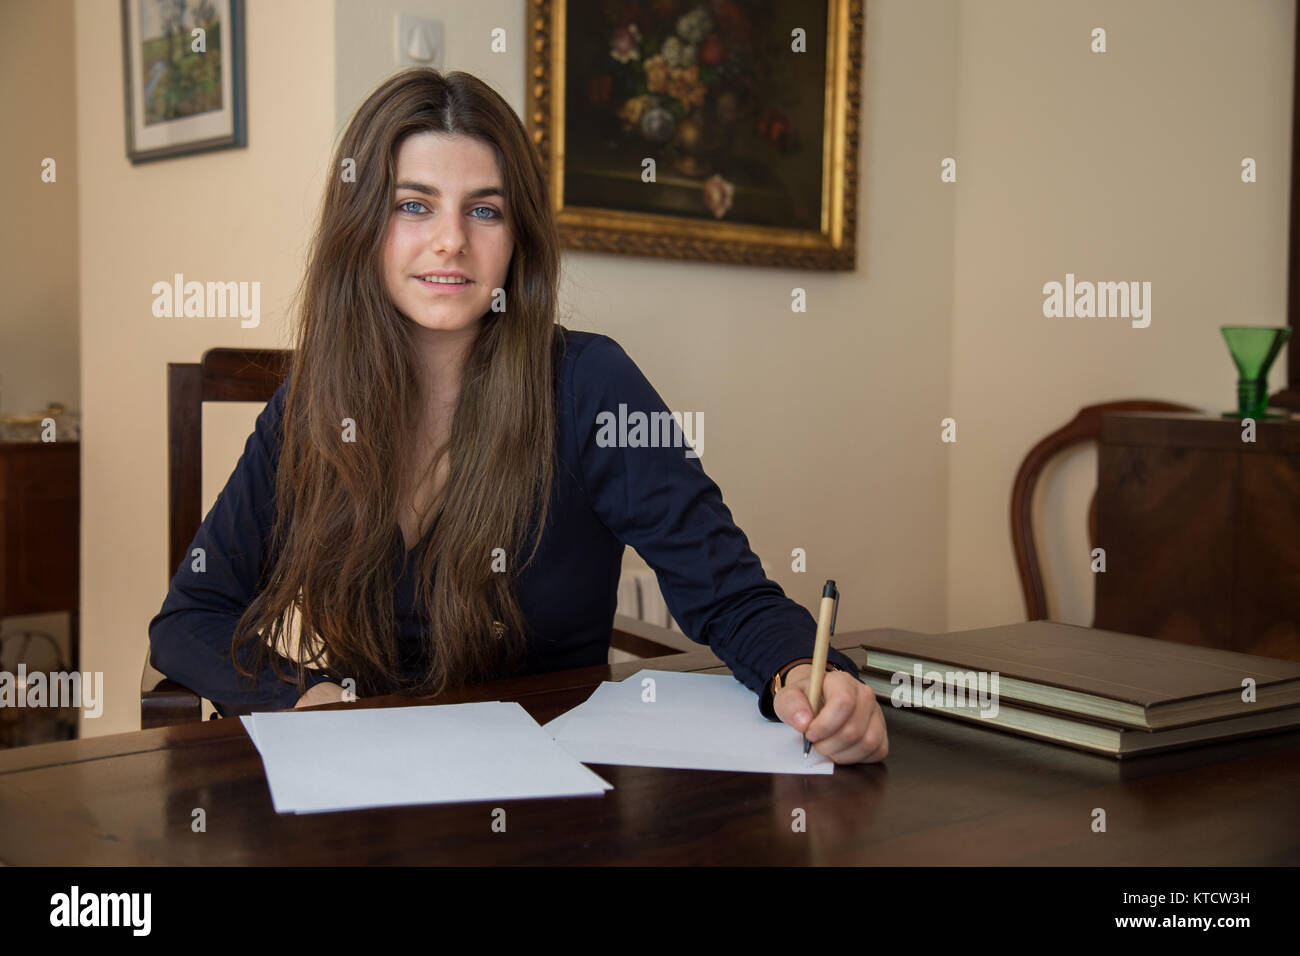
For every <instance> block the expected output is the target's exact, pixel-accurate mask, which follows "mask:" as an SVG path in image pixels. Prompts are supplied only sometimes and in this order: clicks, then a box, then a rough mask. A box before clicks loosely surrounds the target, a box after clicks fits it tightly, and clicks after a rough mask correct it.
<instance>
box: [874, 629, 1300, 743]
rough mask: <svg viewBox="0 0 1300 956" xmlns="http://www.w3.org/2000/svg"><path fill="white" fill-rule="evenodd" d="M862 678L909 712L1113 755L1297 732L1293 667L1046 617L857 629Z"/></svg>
mask: <svg viewBox="0 0 1300 956" xmlns="http://www.w3.org/2000/svg"><path fill="white" fill-rule="evenodd" d="M861 643H862V646H863V648H864V649H865V651H866V664H865V665H864V666H863V668H862V679H863V680H864V681H866V683H868V684H869V685H870V686H871V688H872V690H874V691H875V692H876V696H877V698H878V699H879V700H880V703H881V706H882V707H884V708H885V709H886V711H888V709H889V708H890V704H891V703H892V704H893V705H894V706H897V707H911V708H917V709H920V710H924V711H930V712H933V713H936V714H940V715H942V716H945V717H952V718H956V719H958V720H965V721H971V722H974V723H977V724H981V725H984V726H987V727H993V728H997V729H999V730H1005V731H1010V732H1012V733H1017V734H1023V735H1025V736H1029V737H1036V738H1039V739H1041V740H1047V741H1052V742H1055V743H1060V744H1065V745H1067V746H1071V747H1078V748H1081V749H1084V750H1089V751H1093V752H1097V753H1104V754H1109V755H1111V756H1114V757H1130V756H1136V755H1140V754H1149V753H1156V752H1158V751H1163V750H1171V749H1174V748H1178V747H1187V746H1192V745H1195V744H1201V743H1211V742H1218V741H1222V740H1228V739H1232V738H1236V737H1248V736H1254V735H1257V734H1264V733H1269V732H1273V731H1281V730H1287V729H1290V728H1296V727H1300V663H1297V662H1295V661H1285V660H1276V659H1274V658H1270V657H1256V656H1254V655H1252V654H1239V653H1237V652H1235V651H1224V650H1218V649H1215V648H1209V647H1197V646H1195V645H1191V644H1180V643H1175V642H1173V641H1162V640H1156V639H1153V638H1148V637H1136V636H1133V635H1131V634H1120V633H1117V632H1115V631H1101V630H1095V629H1092V628H1086V627H1075V626H1073V625H1070V624H1058V623H1055V622H1051V621H1030V622H1028V623H1025V624H1014V625H1009V626H1005V627H992V628H984V629H981V630H974V631H961V632H958V633H954V634H915V633H911V632H908V631H889V630H877V631H871V632H867V633H866V634H864V637H863V640H862V642H861Z"/></svg>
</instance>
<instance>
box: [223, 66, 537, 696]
mask: <svg viewBox="0 0 1300 956" xmlns="http://www.w3.org/2000/svg"><path fill="white" fill-rule="evenodd" d="M422 132H439V133H455V134H463V135H467V136H471V137H474V138H476V139H478V140H480V141H482V142H484V143H486V144H487V145H489V146H491V147H492V149H493V151H494V152H495V154H496V159H497V163H498V165H499V167H500V172H501V176H502V180H503V185H504V194H505V195H504V199H505V215H506V217H507V224H508V225H509V227H510V230H511V235H512V238H513V241H514V252H513V257H512V260H511V263H510V267H509V272H508V274H507V277H506V284H505V295H506V311H504V312H494V311H491V310H489V311H488V312H487V313H486V314H485V315H484V316H483V317H482V319H481V322H480V331H479V334H478V337H477V339H476V340H475V342H474V344H473V345H472V346H471V348H470V349H469V351H468V354H467V356H466V359H465V367H464V369H463V371H462V376H461V388H460V394H459V397H458V399H457V403H456V407H455V410H454V414H453V417H452V423H451V429H450V437H449V439H448V443H447V445H445V446H444V448H443V449H441V450H440V451H446V452H448V453H449V456H450V459H449V466H450V470H449V476H448V479H447V485H446V489H445V492H444V494H443V497H442V500H443V502H444V505H443V509H442V513H441V516H440V518H439V519H438V520H437V522H436V524H435V525H434V529H433V532H432V536H431V538H430V540H429V546H428V547H427V548H426V550H425V552H424V555H423V557H422V560H421V563H420V567H419V573H418V575H417V580H418V587H417V592H416V611H417V616H418V617H420V618H421V624H422V626H423V627H424V628H425V637H426V643H425V646H424V647H423V648H422V649H420V657H421V658H422V659H423V663H424V665H425V666H424V667H423V668H421V670H422V671H423V673H422V674H420V675H419V676H418V677H416V678H415V679H413V680H407V679H404V677H403V669H404V667H409V663H407V662H404V661H403V658H404V657H406V656H408V653H409V652H405V651H406V649H400V648H399V647H398V635H397V629H396V621H395V619H394V614H393V603H394V588H395V586H396V581H395V580H394V575H393V558H394V554H393V547H394V537H395V535H396V532H397V528H398V518H399V511H400V507H401V501H400V499H401V494H402V491H403V487H404V484H403V481H402V475H403V473H404V470H405V469H403V468H402V467H401V464H402V463H403V462H408V461H409V460H410V459H408V457H407V456H408V455H410V454H413V446H415V445H416V443H415V442H414V441H413V440H412V439H413V436H414V434H415V429H416V428H417V427H418V422H419V421H420V415H421V406H420V403H419V396H420V394H421V390H420V383H419V379H418V377H417V375H418V372H417V368H418V357H417V354H416V344H415V342H416V338H415V330H416V328H417V327H416V326H415V324H414V323H413V322H411V320H410V319H408V318H407V317H405V316H404V315H402V314H401V312H399V311H398V309H397V308H396V306H395V305H394V304H393V302H392V299H391V297H390V296H389V294H388V292H387V289H386V286H385V282H384V277H383V270H382V262H381V259H382V255H383V248H384V240H385V234H386V229H387V226H388V219H389V216H390V215H392V213H393V199H394V191H395V182H396V178H395V173H396V156H397V151H398V148H399V147H400V145H401V143H402V142H403V140H404V139H405V138H406V137H407V136H409V135H412V134H414V133H422ZM348 160H351V161H353V162H354V163H355V181H348V179H349V177H347V176H344V175H343V171H344V170H345V168H346V165H347V161H348ZM328 183H329V184H328V186H327V187H326V189H325V198H324V203H323V206H322V210H321V217H320V224H319V226H318V228H317V230H316V233H315V236H314V237H313V240H312V245H311V252H310V257H309V261H308V265H307V269H306V272H305V274H304V276H303V282H302V285H301V286H300V287H299V289H298V293H297V301H298V303H299V308H298V309H297V312H296V315H297V329H296V347H295V352H294V355H293V360H292V364H291V371H290V382H289V387H288V390H287V395H286V403H285V408H284V416H283V425H284V427H283V439H282V445H281V453H280V461H279V468H278V471H277V473H276V479H275V502H276V512H277V513H276V521H275V526H274V531H273V534H272V540H271V542H270V555H271V556H270V558H269V559H268V561H267V564H266V565H264V573H263V578H262V582H261V585H262V586H261V587H260V588H259V593H258V594H257V597H256V598H255V599H254V600H253V602H252V603H251V604H250V605H249V607H248V608H247V610H246V611H245V612H244V614H243V616H242V617H241V618H240V620H239V623H238V624H237V626H236V629H235V638H234V641H233V643H232V647H231V653H232V656H234V658H235V662H236V666H237V667H239V669H240V672H241V673H243V674H245V675H246V676H252V674H253V672H254V671H255V670H257V669H259V668H260V667H261V666H262V664H263V663H264V661H265V659H266V655H267V652H268V651H275V652H276V653H277V654H279V655H281V656H282V657H285V658H288V659H290V660H291V661H294V662H295V663H296V664H297V665H298V672H299V673H298V688H299V693H300V694H301V693H302V692H303V691H304V690H305V682H304V675H303V673H302V670H303V668H304V667H308V666H316V667H318V666H321V665H322V664H323V665H326V666H328V668H329V670H330V671H331V672H333V673H334V674H335V675H338V677H339V678H340V679H346V678H349V677H351V678H353V679H355V681H356V691H357V693H358V694H363V695H367V694H381V693H394V692H408V693H421V694H435V693H439V692H440V691H442V690H443V689H445V688H447V687H455V686H460V685H463V684H466V683H471V682H474V681H476V680H481V679H484V678H487V677H490V676H491V675H492V674H493V673H494V672H495V671H496V668H497V667H498V666H500V665H502V664H504V666H505V667H506V668H511V667H513V666H514V664H515V663H517V662H518V660H519V659H520V656H521V655H522V653H523V651H524V643H525V627H526V622H525V621H524V618H523V614H522V611H521V610H520V608H519V604H518V601H517V599H516V596H515V590H514V581H513V579H514V577H515V576H516V575H517V574H518V572H519V570H521V568H522V566H526V565H527V564H528V563H529V562H531V560H532V558H533V556H534V555H535V554H536V551H537V546H538V545H539V544H540V542H541V538H542V533H543V531H544V529H545V524H546V515H547V511H548V504H549V501H550V495H551V479H552V469H553V466H554V458H553V456H554V442H555V408H554V379H553V376H554V374H555V363H556V361H557V356H556V354H555V351H554V349H555V348H556V346H557V345H558V344H559V341H560V339H559V336H558V335H557V331H558V330H557V329H556V327H555V317H556V309H557V287H558V278H559V267H560V266H559V243H558V240H557V237H556V231H555V221H554V217H553V216H552V213H551V209H550V205H549V203H548V201H547V192H546V186H545V179H544V175H543V172H542V167H541V163H540V161H539V159H538V156H537V153H536V151H535V150H534V148H533V147H532V145H531V144H530V143H529V141H528V138H527V135H526V134H525V132H524V129H523V125H522V124H521V123H520V121H519V118H518V117H517V116H516V115H515V113H514V111H513V110H512V109H511V108H510V105H509V104H508V103H506V101H505V100H504V99H502V98H501V96H500V95H498V94H497V93H496V92H495V91H493V90H492V89H491V88H490V87H489V86H487V85H486V84H485V83H483V82H482V81H481V80H479V79H477V78H476V77H473V76H471V75H469V74H468V73H462V72H452V73H448V74H445V75H444V74H441V73H439V72H437V71H435V70H430V69H413V70H406V71H404V72H401V73H398V74H396V75H394V76H393V77H391V78H390V79H388V80H387V81H385V82H384V83H383V84H381V85H380V86H379V87H378V88H377V89H376V90H375V91H374V92H373V93H371V94H370V96H369V97H368V98H367V99H366V101H365V102H364V103H363V104H362V105H361V107H360V108H359V109H358V110H357V112H356V115H355V116H353V118H352V122H351V123H350V124H349V125H348V128H347V130H346V131H345V132H344V134H343V137H342V139H341V140H340V142H339V145H338V149H337V150H336V152H335V155H334V162H333V170H332V172H331V175H330V176H329V177H328ZM345 418H350V419H352V420H353V422H355V441H344V440H343V437H342V436H343V420H344V419H345ZM439 458H440V454H438V453H435V455H434V462H433V464H431V465H430V468H429V471H428V474H429V475H432V474H433V470H434V469H435V468H436V467H437V464H438V460H439ZM534 518H535V519H536V529H537V534H536V538H535V540H534V543H533V548H532V551H531V552H530V553H529V554H528V558H527V559H526V560H525V561H524V562H523V565H522V566H521V567H516V566H515V565H516V563H517V558H518V556H519V555H520V554H521V553H522V550H523V547H524V545H525V543H526V542H525V539H526V537H527V532H528V528H529V522H530V520H532V519H534ZM496 548H502V549H504V553H505V557H506V562H507V564H506V568H507V573H504V574H502V573H499V572H496V571H494V570H493V559H494V549H496ZM498 557H499V555H498ZM435 566H436V572H437V573H436V580H435V574H434V571H435ZM498 567H499V562H498ZM295 613H296V614H297V616H298V621H299V624H300V628H299V629H300V632H301V633H300V638H299V639H298V640H297V642H296V644H297V648H296V650H291V645H292V644H293V643H294V642H293V641H292V640H291V631H292V628H291V622H292V620H293V617H294V615H295ZM494 622H500V623H499V624H494ZM502 626H504V630H502ZM259 632H260V634H259ZM249 641H256V645H257V647H256V652H255V655H254V658H253V661H252V669H246V668H244V667H243V666H242V665H241V664H240V656H241V655H240V653H239V649H240V647H241V646H242V645H243V644H245V643H247V642H249ZM271 663H272V667H273V669H274V671H275V673H276V675H277V676H280V677H282V678H283V674H282V672H281V670H280V667H279V664H278V663H277V660H276V658H275V657H274V656H272V658H271Z"/></svg>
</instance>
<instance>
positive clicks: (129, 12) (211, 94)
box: [121, 0, 248, 163]
mask: <svg viewBox="0 0 1300 956" xmlns="http://www.w3.org/2000/svg"><path fill="white" fill-rule="evenodd" d="M121 2H122V71H123V78H124V88H125V98H126V155H127V157H128V158H129V159H130V160H131V162H133V163H142V162H148V161H150V160H155V159H166V158H169V157H172V156H183V155H186V154H190V153H202V152H207V151H208V150H213V149H228V148H231V147H235V146H246V145H247V143H248V139H247V131H246V129H247V127H246V121H245V101H244V97H245V91H244V10H243V0H121Z"/></svg>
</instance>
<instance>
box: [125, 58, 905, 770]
mask: <svg viewBox="0 0 1300 956" xmlns="http://www.w3.org/2000/svg"><path fill="white" fill-rule="evenodd" d="M558 280H559V243H558V241H557V238H556V231H555V224H554V220H553V218H552V215H551V211H550V206H549V204H548V201H547V192H546V186H545V181H544V177H543V172H542V168H541V165H540V163H539V161H538V158H537V155H536V153H535V151H534V149H533V147H532V146H531V144H530V143H529V142H528V139H527V137H526V135H525V132H524V129H523V126H522V124H521V123H520V122H519V119H518V117H517V116H516V115H515V113H514V111H513V110H511V108H510V106H509V104H507V103H506V102H505V101H504V100H503V99H502V98H501V97H500V96H499V95H497V94H496V93H495V92H494V91H492V90H491V89H490V88H489V87H488V86H486V85H485V84H484V83H482V82H481V81H480V80H478V79H476V78H474V77H473V76H470V75H468V74H465V73H450V74H447V75H445V76H444V75H442V74H439V73H438V72H436V71H433V70H423V69H417V70H409V71H406V72H403V73H399V74H397V75H395V76H393V77H392V78H391V79H389V80H387V81H386V82H385V83H383V84H382V85H381V86H380V87H379V88H378V89H376V90H375V91H374V92H373V93H372V94H371V95H370V97H369V98H368V99H367V100H366V101H365V103H363V104H362V106H361V108H360V109H359V110H358V111H357V113H356V115H355V116H354V117H353V119H352V122H351V123H350V124H349V126H348V128H347V131H346V132H345V133H344V135H343V138H342V140H341V142H340V144H339V147H338V151H337V154H336V156H335V158H334V165H333V175H332V177H331V178H330V181H329V185H328V186H327V187H326V190H325V199H324V207H323V210H322V213H321V219H320V225H319V228H318V230H317V232H316V235H315V237H314V240H313V244H312V249H311V253H310V259H309V263H308V266H307V271H306V274H305V276H304V280H303V285H302V288H301V289H300V290H299V299H298V303H297V306H298V308H297V329H296V346H295V351H294V355H293V359H292V365H291V370H290V373H289V375H288V377H287V378H286V380H285V382H284V383H283V384H282V385H281V386H280V388H279V389H278V390H277V391H276V393H275V395H274V396H273V397H272V399H271V401H270V402H268V403H267V406H266V408H265V410H264V411H263V412H262V413H261V415H260V416H259V417H258V420H257V426H256V429H255V431H254V432H253V434H252V435H251V436H250V437H249V439H248V443H247V445H246V447H245V449H244V454H243V456H242V457H241V458H240V461H239V463H238V465H237V466H236V468H235V471H234V473H233V474H232V475H231V477H230V480H229V481H228V483H227V484H226V486H225V488H224V490H223V491H222V492H221V495H220V496H219V497H218V499H217V501H216V504H215V505H213V508H212V510H211V511H210V512H209V513H208V515H207V517H206V518H205V519H204V521H203V525H202V527H201V528H200V529H199V532H198V534H197V535H196V536H195V539H194V542H193V545H192V546H191V551H190V554H191V557H187V558H186V559H185V560H184V561H182V562H181V565H180V567H179V568H178V569H177V571H176V575H175V577H174V578H173V579H172V582H171V588H170V590H169V592H168V594H167V597H166V599H165V601H164V602H163V605H162V609H161V611H160V612H159V613H158V614H157V615H156V616H155V617H154V618H153V620H152V621H151V622H150V624H149V638H150V644H151V648H152V651H151V654H152V661H153V664H154V666H155V667H156V668H157V669H158V670H160V671H162V672H163V673H164V674H167V675H168V676H170V677H172V678H174V679H176V680H178V681H180V682H181V683H183V684H185V685H186V686H188V687H190V688H192V689H193V690H195V691H196V692H198V693H199V694H201V695H202V696H204V697H207V698H209V699H210V700H212V701H213V703H214V705H215V706H216V707H217V709H218V711H219V712H220V713H222V714H223V715H229V714H236V713H248V712H250V711H252V710H254V709H284V708H289V707H293V706H307V705H311V704H317V703H325V702H329V701H336V700H340V699H342V697H343V688H342V682H343V681H344V680H346V679H348V678H351V679H352V681H353V682H354V687H355V692H356V693H357V694H358V695H377V694H387V693H406V694H419V695H431V694H435V693H438V692H440V691H441V690H443V689H444V688H447V687H454V686H460V685H465V684H470V683H477V682H481V681H484V680H490V679H493V678H496V677H503V676H507V675H511V674H527V673H534V672H539V671H552V670H559V669H563V668H571V667H581V666H585V665H591V664H601V663H604V662H605V661H606V660H607V656H608V652H609V638H610V631H611V629H612V626H613V617H614V608H615V604H616V590H617V585H618V578H619V570H620V567H621V563H622V555H623V549H624V547H625V545H629V544H630V545H632V547H634V548H635V549H636V550H637V551H638V552H639V553H640V554H641V556H642V557H644V558H645V560H646V561H647V562H648V563H649V564H650V566H651V567H653V568H654V569H655V571H656V572H657V575H658V578H659V582H660V584H661V586H662V588H663V591H664V594H665V598H666V600H667V603H668V607H669V609H670V611H671V612H672V614H673V616H674V618H676V620H677V621H678V622H679V623H680V624H681V625H682V628H683V630H684V631H685V632H686V634H688V635H689V636H690V637H691V638H692V639H694V640H696V641H699V642H700V643H702V644H703V643H707V644H708V645H709V646H710V647H711V648H712V649H713V650H714V651H715V652H716V653H717V655H718V656H719V657H720V658H721V659H722V660H723V661H725V662H726V663H727V665H728V666H729V667H730V668H731V669H732V671H733V673H734V674H735V676H736V678H737V679H738V680H740V681H741V682H743V683H744V684H745V685H746V686H748V687H749V688H751V689H752V690H754V691H755V693H756V694H757V695H758V699H759V708H760V710H761V711H762V713H763V714H764V715H765V716H766V717H768V718H769V719H771V720H777V719H780V720H783V721H785V722H786V723H788V724H790V725H791V726H793V727H795V728H796V729H798V730H800V731H804V730H807V733H808V737H809V739H810V740H811V741H813V743H814V746H815V747H816V749H817V750H818V751H819V752H820V753H823V754H825V755H826V756H828V757H830V758H831V759H833V760H835V761H836V762H840V763H853V762H862V761H873V760H881V759H883V758H884V757H885V754H886V753H887V750H888V742H887V737H886V732H885V725H884V717H883V715H882V713H881V709H880V707H879V705H878V703H877V702H876V700H875V697H874V695H873V694H872V692H871V690H870V688H868V687H867V686H866V685H865V684H863V683H861V682H860V681H858V680H857V679H856V677H855V676H854V675H856V673H857V670H856V667H855V666H854V664H853V662H852V661H851V660H850V659H849V658H848V657H846V656H845V655H843V654H841V653H839V652H837V651H835V650H833V649H832V651H831V655H830V660H831V663H832V664H834V665H836V666H837V667H838V668H840V669H841V670H838V671H832V672H830V673H828V674H827V675H826V680H825V683H824V696H825V703H824V705H823V709H822V711H821V712H820V713H819V714H818V716H817V719H816V720H815V721H812V722H811V727H810V726H809V723H810V721H809V716H810V714H809V711H810V708H809V704H808V700H807V696H806V688H807V686H808V683H809V674H810V672H811V667H810V666H809V664H808V663H805V661H809V660H810V659H811V654H812V648H813V643H814V636H815V633H816V625H815V622H814V621H813V618H812V616H811V615H810V614H809V613H808V611H807V610H805V609H804V608H803V607H801V606H800V605H798V604H796V603H794V602H793V601H791V600H790V599H789V598H787V597H786V596H785V593H784V592H783V591H782V590H781V588H780V586H779V585H777V584H776V583H774V582H772V581H770V580H768V579H767V578H766V577H765V576H764V574H763V571H762V566H761V564H760V563H759V560H758V558H757V557H756V556H755V555H754V553H753V552H752V551H751V550H750V547H749V542H748V540H747V539H746V537H745V535H744V533H743V532H741V530H740V529H739V528H737V527H736V525H735V524H734V523H733V521H732V519H731V512H730V511H729V510H728V509H727V507H726V505H724V504H723V502H722V495H721V493H720V491H719V489H718V486H717V485H716V484H715V483H714V482H713V481H712V480H711V479H709V478H708V477H707V476H706V475H705V473H704V470H703V468H702V466H701V465H700V463H699V461H698V460H697V459H694V458H688V457H686V451H687V448H688V446H684V445H683V446H679V447H671V446H668V447H665V446H664V445H663V444H662V443H654V444H655V447H638V446H635V445H632V442H630V441H629V442H627V443H626V444H627V445H631V446H632V447H607V446H608V445H609V444H610V443H609V442H607V441H603V440H598V439H599V437H600V436H599V435H598V432H599V424H598V416H599V415H600V413H601V412H611V413H614V414H615V415H617V414H618V413H619V411H620V406H621V405H622V406H626V408H627V414H629V415H630V414H632V413H633V412H636V411H641V412H645V413H646V414H647V415H649V416H651V419H650V420H651V421H654V420H655V419H654V418H653V415H654V413H657V412H667V407H666V406H665V404H664V402H663V400H662V399H661V398H660V397H659V395H658V394H657V393H656V392H655V390H654V388H653V387H652V386H651V385H650V383H649V382H648V381H647V380H646V378H645V376H644V375H642V374H641V372H640V370H639V369H638V368H637V366H636V365H635V364H634V363H633V362H632V360H631V359H630V358H629V357H628V356H627V354H626V353H625V352H624V351H623V349H622V348H620V347H619V345H618V344H617V343H616V342H615V341H614V340H613V339H611V338H609V337H607V336H604V335H597V334H593V333H587V332H577V331H572V330H569V329H565V328H564V327H563V326H560V325H557V324H556V311H557V287H558ZM673 428H674V437H677V438H680V430H679V429H677V428H676V426H675V425H674V426H673ZM638 444H639V443H638ZM195 549H202V550H201V552H198V553H197V554H196V552H195ZM298 635H301V639H298ZM774 678H776V682H777V688H776V689H777V691H778V692H777V693H776V694H775V699H773V691H774V687H773V682H774Z"/></svg>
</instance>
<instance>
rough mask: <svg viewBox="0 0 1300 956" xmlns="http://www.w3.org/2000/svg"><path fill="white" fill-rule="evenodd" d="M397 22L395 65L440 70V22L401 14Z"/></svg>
mask: <svg viewBox="0 0 1300 956" xmlns="http://www.w3.org/2000/svg"><path fill="white" fill-rule="evenodd" d="M396 21H397V65H398V66H431V67H433V68H434V69H437V70H440V69H442V21H441V20H430V19H429V18H427V17H417V16H415V15H414V14H410V13H401V14H398V15H397V17H396Z"/></svg>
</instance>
